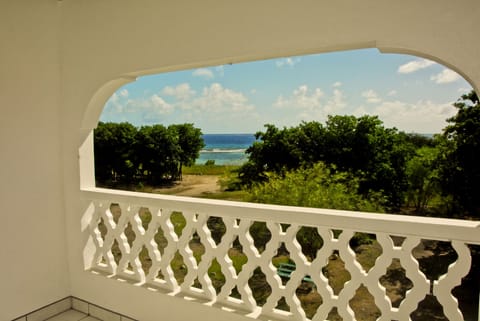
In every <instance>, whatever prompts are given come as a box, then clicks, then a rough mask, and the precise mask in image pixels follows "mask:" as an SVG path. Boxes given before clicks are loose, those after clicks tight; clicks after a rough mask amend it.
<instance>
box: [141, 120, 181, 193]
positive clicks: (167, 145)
mask: <svg viewBox="0 0 480 321" xmlns="http://www.w3.org/2000/svg"><path fill="white" fill-rule="evenodd" d="M135 153H136V155H137V159H138V162H139V163H138V166H139V168H140V169H141V172H142V174H143V177H144V178H146V179H147V180H148V181H150V183H152V184H154V185H156V184H160V183H162V182H163V181H171V180H173V179H174V178H175V176H176V174H177V171H178V163H179V162H180V153H181V149H180V146H179V144H178V136H176V135H175V134H174V133H172V131H169V130H168V129H167V128H165V126H163V125H153V126H142V127H141V128H140V130H139V131H138V134H137V136H136V144H135Z"/></svg>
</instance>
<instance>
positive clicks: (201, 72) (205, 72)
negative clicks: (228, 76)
mask: <svg viewBox="0 0 480 321" xmlns="http://www.w3.org/2000/svg"><path fill="white" fill-rule="evenodd" d="M192 75H193V76H195V77H202V78H205V79H212V78H214V77H215V76H214V75H213V72H212V71H211V70H210V69H208V68H200V69H196V70H195V71H194V72H193V73H192Z"/></svg>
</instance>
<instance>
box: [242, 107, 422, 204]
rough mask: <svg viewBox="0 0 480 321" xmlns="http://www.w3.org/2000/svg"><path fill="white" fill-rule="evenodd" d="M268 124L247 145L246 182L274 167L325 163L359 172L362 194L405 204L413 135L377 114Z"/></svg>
mask: <svg viewBox="0 0 480 321" xmlns="http://www.w3.org/2000/svg"><path fill="white" fill-rule="evenodd" d="M265 128H266V130H265V131H264V132H257V133H256V136H255V137H256V138H257V141H256V142H255V143H254V144H253V145H252V146H251V147H250V148H249V149H247V153H248V154H249V160H248V162H247V163H246V164H244V165H243V166H242V168H241V169H240V171H239V176H240V178H241V180H242V182H243V183H244V184H246V185H249V184H252V183H254V182H265V181H267V176H268V175H267V173H269V172H273V173H276V174H280V175H282V174H283V173H285V172H287V171H289V170H293V169H298V168H300V167H302V166H303V167H308V166H312V165H314V164H316V163H318V162H323V163H325V164H327V165H334V166H335V168H336V169H337V170H339V171H342V172H349V173H352V174H354V175H355V176H356V177H358V178H359V192H360V193H361V194H363V195H367V194H368V193H370V192H372V191H373V192H380V191H381V192H382V193H384V195H385V196H386V197H387V199H388V202H389V205H390V206H392V207H398V206H400V205H401V203H402V201H403V191H404V190H405V188H406V185H407V177H406V174H405V166H406V162H407V160H408V159H409V157H410V155H411V154H412V153H413V152H414V147H413V144H412V143H410V142H409V140H408V139H407V135H405V134H401V133H399V132H398V131H397V130H396V129H395V128H385V127H384V126H383V123H382V121H381V120H380V119H379V118H378V117H377V116H362V117H358V118H357V117H355V116H329V117H328V120H327V122H326V124H325V125H322V124H321V123H319V122H315V121H313V122H303V123H301V124H300V125H299V126H297V127H290V128H286V127H285V128H283V129H279V128H277V127H276V126H274V125H271V124H269V125H265Z"/></svg>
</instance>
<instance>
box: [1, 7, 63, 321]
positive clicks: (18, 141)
mask: <svg viewBox="0 0 480 321" xmlns="http://www.w3.org/2000/svg"><path fill="white" fill-rule="evenodd" d="M57 26H58V12H57V5H56V1H33V0H32V1H2V2H1V4H0V262H1V263H0V275H1V278H0V282H1V283H0V320H9V319H10V320H11V319H12V318H14V317H16V316H19V315H21V314H24V313H26V312H30V311H32V310H33V309H37V308H39V307H42V306H44V305H46V304H48V303H51V302H53V301H56V300H58V299H60V298H63V297H65V296H67V295H69V293H70V290H69V280H68V272H67V254H66V241H65V217H64V210H63V192H62V185H63V177H62V172H61V170H60V169H61V168H62V163H61V161H60V156H61V153H60V151H61V145H60V142H61V141H60V138H61V136H62V133H61V132H60V130H59V129H60V114H59V111H60V104H59V101H60V79H59V76H60V73H59V71H60V69H59V57H58V29H57Z"/></svg>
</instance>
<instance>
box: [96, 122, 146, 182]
mask: <svg viewBox="0 0 480 321" xmlns="http://www.w3.org/2000/svg"><path fill="white" fill-rule="evenodd" d="M136 132H137V130H136V128H135V127H134V126H133V125H131V124H129V123H119V124H117V123H103V122H100V123H99V124H98V126H97V128H96V129H95V130H94V155H95V177H96V178H97V180H99V182H106V181H112V182H130V181H132V180H133V178H134V175H135V173H136V167H135V164H134V162H135V160H134V156H135V155H134V154H133V148H132V147H133V145H134V144H135V135H136Z"/></svg>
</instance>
